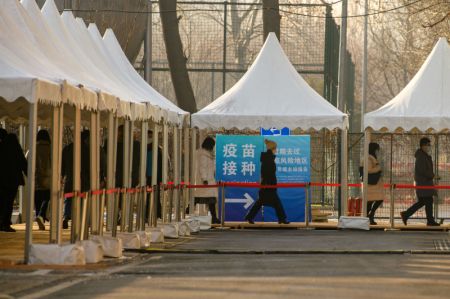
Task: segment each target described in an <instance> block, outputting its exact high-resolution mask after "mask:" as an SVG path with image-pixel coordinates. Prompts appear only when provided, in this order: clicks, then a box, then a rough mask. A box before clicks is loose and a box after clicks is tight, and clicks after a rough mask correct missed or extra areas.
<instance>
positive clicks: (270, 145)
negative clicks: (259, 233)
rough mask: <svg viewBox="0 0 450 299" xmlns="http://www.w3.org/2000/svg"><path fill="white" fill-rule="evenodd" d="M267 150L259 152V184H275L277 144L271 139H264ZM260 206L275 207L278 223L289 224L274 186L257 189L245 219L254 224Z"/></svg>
mask: <svg viewBox="0 0 450 299" xmlns="http://www.w3.org/2000/svg"><path fill="white" fill-rule="evenodd" d="M264 143H265V144H266V147H267V151H266V152H263V153H261V185H276V184H277V176H276V170H277V166H276V164H275V153H276V151H277V144H276V143H275V142H274V141H271V140H267V139H266V140H264ZM262 206H270V207H273V208H274V209H275V212H276V213H277V217H278V223H280V224H289V222H288V221H287V220H286V213H285V212H284V209H283V205H282V204H281V201H280V198H279V197H278V193H277V189H276V188H261V189H260V190H259V199H258V200H257V201H256V203H255V204H254V205H253V207H252V208H251V209H250V211H249V212H248V214H247V216H245V220H247V221H248V223H250V224H254V223H255V222H254V221H253V219H254V218H255V216H256V214H257V213H258V211H259V209H260V208H261V207H262Z"/></svg>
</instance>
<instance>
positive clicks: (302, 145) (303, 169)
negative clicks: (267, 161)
mask: <svg viewBox="0 0 450 299" xmlns="http://www.w3.org/2000/svg"><path fill="white" fill-rule="evenodd" d="M266 139H269V140H273V141H275V142H276V143H277V154H276V158H275V164H276V165H277V181H278V183H306V182H310V181H311V174H310V157H311V153H310V136H307V135H305V136H277V137H270V136H267V137H266ZM277 190H278V196H279V197H280V199H281V203H282V204H283V208H284V211H285V212H286V215H287V219H288V221H292V222H303V221H305V189H304V188H278V189H277ZM264 221H268V222H274V221H278V218H277V216H276V214H275V210H274V209H273V208H271V207H264Z"/></svg>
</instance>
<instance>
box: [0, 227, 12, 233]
mask: <svg viewBox="0 0 450 299" xmlns="http://www.w3.org/2000/svg"><path fill="white" fill-rule="evenodd" d="M1 231H3V232H7V233H15V232H16V230H15V229H14V228H12V227H11V226H5V227H2V229H1Z"/></svg>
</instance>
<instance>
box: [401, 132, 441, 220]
mask: <svg viewBox="0 0 450 299" xmlns="http://www.w3.org/2000/svg"><path fill="white" fill-rule="evenodd" d="M430 153H431V141H430V139H428V138H426V137H424V138H422V139H420V148H419V149H418V150H417V151H416V154H415V157H416V165H415V169H414V180H415V181H416V186H434V182H433V180H434V179H435V178H436V177H435V175H434V171H433V160H432V159H431V156H430ZM436 179H439V178H436ZM416 195H417V198H418V200H417V202H416V203H415V204H413V205H412V206H411V207H410V208H409V209H408V210H406V211H403V212H401V213H400V215H401V217H402V220H403V223H404V224H405V225H407V222H408V218H409V217H411V215H413V214H414V213H415V212H416V211H417V210H418V209H420V208H422V207H423V206H425V213H426V215H427V225H428V226H439V223H437V222H436V221H435V220H434V217H433V196H436V195H437V192H436V189H416Z"/></svg>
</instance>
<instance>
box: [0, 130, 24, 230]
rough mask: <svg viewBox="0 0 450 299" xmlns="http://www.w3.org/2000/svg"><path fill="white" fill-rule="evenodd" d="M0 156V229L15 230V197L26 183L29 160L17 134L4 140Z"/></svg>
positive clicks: (9, 135) (10, 135)
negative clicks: (13, 224) (12, 218)
mask: <svg viewBox="0 0 450 299" xmlns="http://www.w3.org/2000/svg"><path fill="white" fill-rule="evenodd" d="M0 156H1V157H2V165H1V167H0V231H5V232H15V230H14V229H13V228H12V227H11V216H12V212H13V205H14V199H15V197H16V194H17V189H18V188H19V186H23V185H25V180H24V177H23V175H24V174H26V172H27V160H26V159H25V155H24V154H23V150H22V147H21V146H20V144H19V140H18V139H17V136H16V135H15V134H8V135H7V136H6V137H5V139H4V140H2V146H1V152H0Z"/></svg>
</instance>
